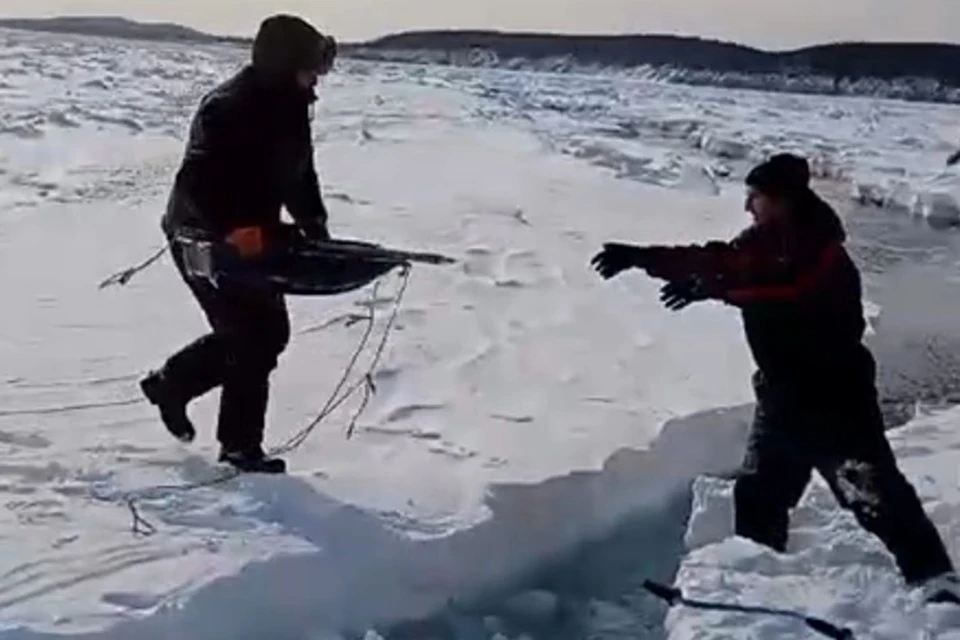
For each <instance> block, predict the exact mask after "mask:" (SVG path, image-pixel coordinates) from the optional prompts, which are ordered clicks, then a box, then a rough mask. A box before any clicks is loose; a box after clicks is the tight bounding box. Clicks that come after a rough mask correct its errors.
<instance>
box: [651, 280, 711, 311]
mask: <svg viewBox="0 0 960 640" xmlns="http://www.w3.org/2000/svg"><path fill="white" fill-rule="evenodd" d="M707 298H708V295H707V292H706V290H705V289H704V287H703V283H702V282H701V281H700V280H698V279H691V280H688V281H686V282H668V283H666V284H665V285H663V286H662V287H660V302H662V303H663V305H664V306H665V307H666V308H667V309H670V310H671V311H680V310H681V309H684V308H686V307H688V306H690V305H691V304H693V303H694V302H697V301H700V300H706V299H707Z"/></svg>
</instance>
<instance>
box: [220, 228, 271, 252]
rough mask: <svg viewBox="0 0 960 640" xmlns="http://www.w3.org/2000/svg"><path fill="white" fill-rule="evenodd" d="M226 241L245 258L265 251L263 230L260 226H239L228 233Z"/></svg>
mask: <svg viewBox="0 0 960 640" xmlns="http://www.w3.org/2000/svg"><path fill="white" fill-rule="evenodd" d="M226 241H227V243H228V244H230V245H233V247H234V248H236V250H237V252H238V253H239V254H240V255H241V256H242V257H244V258H249V257H252V256H258V255H260V254H261V253H263V230H262V229H261V228H260V227H239V228H237V229H234V230H233V231H231V232H230V233H228V234H227V237H226Z"/></svg>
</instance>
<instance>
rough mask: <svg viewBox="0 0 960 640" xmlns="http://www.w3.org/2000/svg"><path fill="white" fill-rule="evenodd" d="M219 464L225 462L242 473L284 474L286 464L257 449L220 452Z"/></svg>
mask: <svg viewBox="0 0 960 640" xmlns="http://www.w3.org/2000/svg"><path fill="white" fill-rule="evenodd" d="M220 462H226V463H227V464H229V465H231V466H232V467H233V468H234V469H236V470H237V471H241V472H244V473H286V471H287V464H286V462H284V461H283V460H282V459H281V458H270V457H268V456H267V455H266V454H265V453H264V452H263V450H262V449H260V448H259V447H258V448H256V449H250V450H246V451H231V450H228V449H222V450H221V451H220Z"/></svg>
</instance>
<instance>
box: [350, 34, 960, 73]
mask: <svg viewBox="0 0 960 640" xmlns="http://www.w3.org/2000/svg"><path fill="white" fill-rule="evenodd" d="M353 50H354V51H353V53H355V54H361V55H363V54H371V53H373V52H376V51H395V52H401V51H434V52H441V51H442V52H451V53H452V52H455V51H467V50H473V51H474V52H475V53H474V57H475V58H477V56H478V54H479V52H481V51H487V52H490V53H493V54H495V55H496V56H497V58H498V59H500V60H501V61H505V60H509V59H522V60H526V61H529V62H533V61H536V60H543V59H547V58H558V57H564V56H570V57H571V58H573V59H575V60H576V61H577V63H579V64H581V65H603V66H609V67H622V68H629V67H639V66H643V65H650V66H665V65H674V66H676V67H681V68H684V69H691V70H710V71H715V72H730V71H733V72H751V73H771V72H778V73H794V74H797V73H799V74H803V73H810V74H828V75H833V76H837V77H866V76H872V77H876V78H883V79H894V78H904V77H912V76H918V77H919V76H923V77H929V78H936V79H938V80H941V81H947V82H950V83H951V84H956V85H960V45H955V44H939V43H930V44H928V43H899V42H891V43H872V42H851V43H836V44H825V45H817V46H812V47H805V48H802V49H796V50H792V51H764V50H761V49H756V48H753V47H747V46H744V45H740V44H735V43H731V42H722V41H718V40H708V39H703V38H695V37H686V36H672V35H596V36H586V35H583V36H581V35H557V34H541V33H502V32H497V31H412V32H407V33H400V34H396V35H390V36H386V37H383V38H379V39H376V40H372V41H370V42H366V43H362V44H360V45H356V46H354V47H353Z"/></svg>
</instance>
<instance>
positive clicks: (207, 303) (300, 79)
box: [141, 15, 336, 473]
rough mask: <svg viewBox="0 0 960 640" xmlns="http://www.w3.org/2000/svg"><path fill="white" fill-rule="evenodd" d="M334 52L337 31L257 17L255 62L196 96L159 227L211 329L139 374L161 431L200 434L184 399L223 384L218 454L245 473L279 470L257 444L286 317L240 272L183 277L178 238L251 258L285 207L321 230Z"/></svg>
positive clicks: (275, 229)
mask: <svg viewBox="0 0 960 640" xmlns="http://www.w3.org/2000/svg"><path fill="white" fill-rule="evenodd" d="M335 56H336V44H335V42H334V40H333V38H331V37H329V36H325V35H323V34H321V33H320V32H318V31H317V30H316V29H315V28H313V27H312V26H311V25H309V24H308V23H307V22H305V21H303V20H301V19H299V18H296V17H293V16H288V15H276V16H273V17H270V18H267V19H266V20H264V21H263V22H262V23H261V25H260V29H259V31H258V33H257V36H256V38H255V40H254V44H253V55H252V62H251V64H248V65H247V66H245V67H244V68H243V69H242V70H241V71H240V72H239V73H237V74H236V75H235V76H233V77H232V78H230V79H229V80H227V81H226V82H224V83H223V84H221V85H220V86H218V87H216V88H214V89H213V90H212V91H211V92H210V93H209V94H207V95H206V96H204V98H203V99H202V101H201V103H200V106H199V109H198V111H197V113H196V115H195V116H194V119H193V122H192V123H191V126H190V131H189V140H188V142H187V145H186V152H185V155H184V158H183V162H182V164H181V167H180V169H179V171H178V172H177V175H176V179H175V183H174V187H173V190H172V193H171V195H170V198H169V202H168V205H167V211H166V214H165V215H164V216H163V221H162V228H163V231H164V233H165V234H166V236H167V238H168V240H169V242H170V245H171V252H172V255H173V258H174V262H175V264H176V266H177V268H178V270H179V271H180V274H181V276H182V277H183V279H184V281H185V282H186V284H187V286H188V287H189V288H190V290H191V292H192V293H193V295H194V297H195V298H196V299H197V301H198V302H199V304H200V307H201V308H202V310H203V311H204V313H205V315H206V317H207V320H208V322H209V324H210V326H211V328H212V331H211V332H210V333H208V334H207V335H205V336H203V337H201V338H199V339H198V340H196V341H194V342H192V343H190V344H188V345H187V346H185V347H184V348H183V349H182V350H180V351H179V352H177V353H176V354H174V355H173V356H171V357H170V358H169V359H168V360H167V362H166V363H165V364H164V366H163V367H162V369H160V370H159V371H155V372H153V373H151V374H150V375H148V376H147V377H146V378H144V379H143V380H142V381H141V388H142V389H143V392H144V394H145V395H146V396H147V398H148V399H149V400H150V402H151V403H153V404H154V405H156V406H157V407H158V409H159V411H160V415H161V418H162V419H163V422H164V424H165V425H166V427H167V429H168V430H169V431H170V432H171V433H172V434H173V435H174V436H176V437H177V438H179V439H181V440H182V441H184V442H189V441H192V440H193V439H194V437H195V435H196V432H195V430H194V427H193V425H192V424H191V422H190V419H189V417H188V415H187V405H188V403H189V402H190V401H191V400H193V399H195V398H197V397H199V396H201V395H203V394H205V393H207V392H208V391H211V390H212V389H214V388H215V387H218V386H220V387H221V396H220V412H219V418H218V424H217V439H218V440H219V442H220V444H221V447H222V448H221V453H220V460H221V461H223V462H227V463H229V464H231V465H233V466H234V467H236V468H237V469H240V470H243V471H260V472H273V473H280V472H283V471H284V470H285V464H284V462H283V460H280V459H275V458H269V457H267V456H266V454H265V453H264V451H263V449H262V441H263V432H264V419H265V415H266V411H267V399H268V391H269V376H270V373H271V371H272V370H273V369H274V368H275V367H276V365H277V359H278V357H279V355H280V354H281V353H282V352H283V350H284V349H285V348H286V345H287V342H288V340H289V337H290V326H289V318H288V314H287V309H286V306H285V302H284V299H283V296H282V295H281V294H279V293H277V292H275V291H271V290H269V289H267V288H263V287H257V286H254V285H252V284H249V285H244V284H242V283H240V282H236V281H224V282H220V283H218V284H217V285H216V286H215V285H213V284H212V283H211V282H209V281H206V280H203V279H199V278H195V277H191V276H190V275H189V274H188V273H187V271H186V269H185V266H184V265H185V263H184V255H183V247H182V246H181V245H180V244H179V243H178V238H180V237H187V236H189V237H193V238H196V237H200V238H203V239H209V240H211V241H213V242H217V243H223V245H222V246H227V247H232V250H233V251H235V254H236V255H238V256H240V257H255V256H256V255H258V254H260V253H261V252H263V251H264V250H265V247H267V246H269V245H270V243H271V242H279V237H280V236H281V235H282V233H283V231H282V230H283V229H284V228H285V226H284V225H282V224H281V220H280V211H281V207H285V208H286V209H287V211H288V213H289V214H290V215H291V217H292V218H293V220H294V222H295V224H296V226H297V227H298V228H299V229H300V231H301V232H302V233H303V235H305V236H306V237H308V238H310V239H320V240H323V239H328V238H329V235H328V232H327V212H326V209H325V207H324V203H323V200H322V198H321V194H320V187H319V184H318V179H317V174H316V170H315V168H314V161H313V146H312V141H311V132H310V107H311V104H312V103H313V102H314V100H315V99H316V97H315V95H314V92H313V89H314V87H315V85H316V83H317V79H318V77H319V76H320V75H324V74H326V73H327V72H328V71H329V70H330V68H331V67H332V64H333V60H334V58H335Z"/></svg>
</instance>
